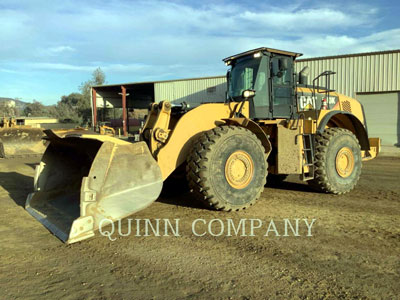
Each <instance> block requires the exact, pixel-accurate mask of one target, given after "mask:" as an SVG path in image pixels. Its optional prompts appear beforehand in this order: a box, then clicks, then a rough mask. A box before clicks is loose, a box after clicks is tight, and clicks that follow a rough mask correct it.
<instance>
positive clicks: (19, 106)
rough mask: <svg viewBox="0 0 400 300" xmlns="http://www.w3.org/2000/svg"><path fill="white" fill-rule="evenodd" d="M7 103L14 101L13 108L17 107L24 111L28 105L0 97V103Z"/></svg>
mask: <svg viewBox="0 0 400 300" xmlns="http://www.w3.org/2000/svg"><path fill="white" fill-rule="evenodd" d="M8 101H14V102H15V106H16V107H18V108H19V109H24V108H25V106H26V105H27V104H28V102H25V101H21V100H18V99H13V98H6V97H0V103H3V102H8Z"/></svg>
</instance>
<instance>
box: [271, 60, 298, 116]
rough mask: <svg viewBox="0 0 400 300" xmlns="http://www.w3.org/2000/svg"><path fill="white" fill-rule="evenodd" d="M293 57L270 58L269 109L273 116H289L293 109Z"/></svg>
mask: <svg viewBox="0 0 400 300" xmlns="http://www.w3.org/2000/svg"><path fill="white" fill-rule="evenodd" d="M293 100H294V83H293V58H291V57H287V56H280V55H276V56H273V57H272V58H271V108H272V109H271V110H272V116H273V118H284V119H288V118H290V115H291V113H292V111H293Z"/></svg>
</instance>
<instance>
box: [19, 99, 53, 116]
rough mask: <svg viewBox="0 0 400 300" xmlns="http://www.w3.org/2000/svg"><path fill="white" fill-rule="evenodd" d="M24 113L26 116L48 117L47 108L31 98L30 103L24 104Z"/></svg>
mask: <svg viewBox="0 0 400 300" xmlns="http://www.w3.org/2000/svg"><path fill="white" fill-rule="evenodd" d="M24 115H25V116H27V117H48V116H49V110H48V109H47V107H46V106H45V105H43V104H42V103H41V102H39V101H36V100H33V102H32V103H28V104H26V106H25V108H24Z"/></svg>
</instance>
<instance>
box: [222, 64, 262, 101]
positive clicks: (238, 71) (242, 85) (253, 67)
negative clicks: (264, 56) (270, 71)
mask: <svg viewBox="0 0 400 300" xmlns="http://www.w3.org/2000/svg"><path fill="white" fill-rule="evenodd" d="M259 66H260V59H254V58H253V56H250V57H244V58H241V59H238V60H237V61H236V63H235V64H234V65H233V66H232V69H231V72H230V78H229V91H228V95H229V96H230V97H232V98H235V97H239V96H241V95H242V93H243V91H245V90H256V91H257V90H260V89H261V88H262V85H264V84H265V81H266V77H265V73H262V74H259V76H258V77H263V78H257V74H258V68H259ZM256 81H257V82H256ZM258 85H260V87H258Z"/></svg>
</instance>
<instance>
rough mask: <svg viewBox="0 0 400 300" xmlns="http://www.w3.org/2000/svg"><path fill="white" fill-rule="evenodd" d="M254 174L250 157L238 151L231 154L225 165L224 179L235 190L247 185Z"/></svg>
mask: <svg viewBox="0 0 400 300" xmlns="http://www.w3.org/2000/svg"><path fill="white" fill-rule="evenodd" d="M253 173H254V163H253V160H252V158H251V156H250V155H249V154H248V153H247V152H244V151H241V150H238V151H235V152H234V153H232V154H231V155H230V156H229V157H228V159H227V161H226V164H225V178H226V180H227V181H228V183H229V185H230V186H232V187H233V188H235V189H244V188H245V187H246V186H248V185H249V183H250V181H251V179H252V178H253Z"/></svg>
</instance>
